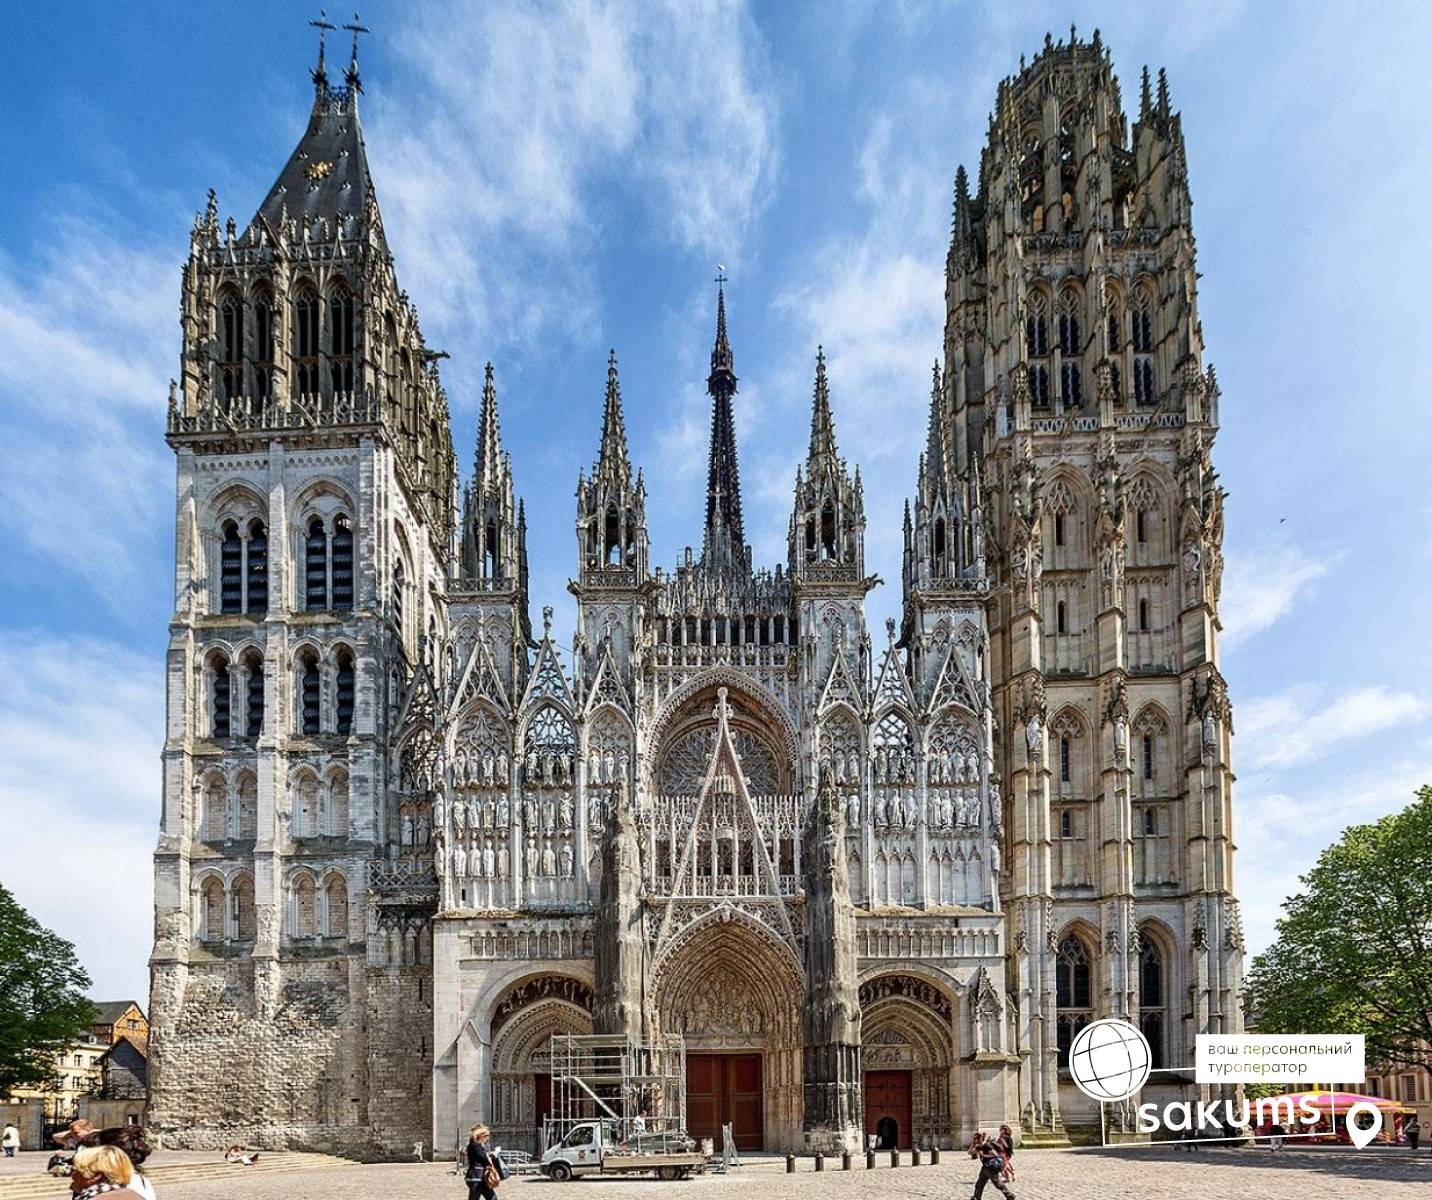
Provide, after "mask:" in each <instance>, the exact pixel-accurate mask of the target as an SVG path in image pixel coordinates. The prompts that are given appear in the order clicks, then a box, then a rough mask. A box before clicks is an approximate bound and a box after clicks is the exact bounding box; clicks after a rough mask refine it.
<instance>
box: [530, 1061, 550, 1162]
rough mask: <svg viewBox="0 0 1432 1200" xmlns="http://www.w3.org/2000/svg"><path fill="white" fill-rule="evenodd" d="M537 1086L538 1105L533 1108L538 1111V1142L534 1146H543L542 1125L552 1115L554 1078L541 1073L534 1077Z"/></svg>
mask: <svg viewBox="0 0 1432 1200" xmlns="http://www.w3.org/2000/svg"><path fill="white" fill-rule="evenodd" d="M532 1079H533V1081H534V1083H535V1084H536V1092H537V1095H536V1099H537V1103H536V1104H535V1105H534V1106H533V1107H535V1108H536V1110H537V1141H536V1142H534V1143H533V1145H536V1146H540V1145H541V1144H542V1140H541V1139H542V1123H543V1122H544V1121H546V1119H547V1118H548V1117H550V1116H551V1115H552V1076H550V1075H548V1074H546V1073H544V1072H541V1071H539V1072H538V1073H537V1074H535V1075H533V1076H532Z"/></svg>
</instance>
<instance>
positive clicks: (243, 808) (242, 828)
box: [238, 772, 259, 838]
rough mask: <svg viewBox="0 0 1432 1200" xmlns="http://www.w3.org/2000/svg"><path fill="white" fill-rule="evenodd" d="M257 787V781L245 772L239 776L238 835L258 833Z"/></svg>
mask: <svg viewBox="0 0 1432 1200" xmlns="http://www.w3.org/2000/svg"><path fill="white" fill-rule="evenodd" d="M258 817H259V788H258V781H257V780H255V779H254V777H253V776H252V775H250V774H248V773H247V772H245V773H244V774H243V775H240V776H239V828H238V836H239V837H241V838H251V837H256V836H257V835H258Z"/></svg>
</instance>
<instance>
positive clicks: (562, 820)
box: [557, 792, 572, 829]
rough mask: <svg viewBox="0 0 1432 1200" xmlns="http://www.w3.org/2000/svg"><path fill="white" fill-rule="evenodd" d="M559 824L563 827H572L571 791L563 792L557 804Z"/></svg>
mask: <svg viewBox="0 0 1432 1200" xmlns="http://www.w3.org/2000/svg"><path fill="white" fill-rule="evenodd" d="M557 824H558V827H559V828H562V829H571V828H572V797H571V795H570V794H569V793H566V792H563V793H562V798H561V800H560V801H559V802H558V804H557Z"/></svg>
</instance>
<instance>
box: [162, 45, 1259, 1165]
mask: <svg viewBox="0 0 1432 1200" xmlns="http://www.w3.org/2000/svg"><path fill="white" fill-rule="evenodd" d="M355 40H356V33H355ZM312 74H313V85H314V99H313V108H312V113H311V115H310V117H309V121H308V126H307V128H306V130H304V132H303V134H302V137H301V138H300V139H299V142H298V145H297V148H296V149H295V150H294V152H293V154H292V156H291V157H290V158H289V160H288V162H287V163H286V164H285V165H284V166H283V168H282V170H281V171H280V173H279V175H278V178H277V181H276V182H275V183H274V185H273V187H272V189H271V190H270V191H269V193H268V195H267V196H266V198H265V199H264V200H263V203H262V204H261V205H260V207H259V209H258V211H257V212H256V213H255V214H254V215H253V216H252V218H251V219H249V220H248V221H247V222H246V223H245V224H243V225H242V226H240V225H238V224H237V223H236V222H235V220H234V219H233V218H232V217H230V218H228V219H227V220H221V218H220V215H219V211H218V207H217V204H216V201H215V199H214V196H213V194H212V193H210V197H209V202H208V205H207V209H206V210H205V211H204V212H202V213H201V214H200V215H199V216H198V217H197V218H196V221H195V223H194V227H193V231H192V235H191V239H190V247H189V256H188V260H187V263H186V265H185V268H184V272H183V283H182V293H181V324H182V338H183V354H182V359H181V364H182V366H181V378H180V379H179V380H177V381H176V382H175V384H174V385H172V386H171V391H170V399H169V411H168V425H167V440H168V443H169V445H170V447H171V448H172V449H173V451H174V454H175V458H176V464H177V473H176V480H177V485H176V510H175V511H176V519H177V528H176V539H175V580H174V595H175V611H174V615H173V618H172V621H171V623H170V627H169V629H170V638H169V644H168V657H167V676H166V679H167V697H168V702H167V712H168V715H167V726H166V731H165V734H166V740H165V745H164V752H163V808H162V827H161V832H160V838H159V844H158V848H157V851H156V854H155V942H154V950H153V956H152V959H151V975H152V997H151V1015H152V1021H153V1034H152V1041H151V1054H152V1058H151V1071H150V1079H151V1084H152V1102H151V1114H150V1121H151V1124H152V1125H153V1126H154V1128H155V1130H156V1132H158V1133H159V1134H160V1135H161V1137H162V1138H163V1140H164V1142H165V1144H166V1145H174V1146H222V1145H226V1144H228V1143H230V1142H231V1141H235V1140H238V1141H244V1142H246V1143H248V1144H249V1145H261V1146H292V1147H311V1148H328V1149H341V1150H344V1151H348V1152H362V1153H368V1154H372V1155H375V1156H384V1155H398V1154H405V1155H406V1154H411V1152H412V1149H413V1145H414V1143H415V1142H419V1141H421V1142H423V1143H424V1144H425V1145H427V1146H430V1147H432V1152H434V1153H439V1154H444V1155H445V1154H447V1153H448V1152H449V1151H451V1150H452V1148H453V1147H454V1146H455V1145H457V1144H458V1143H459V1142H460V1141H461V1139H462V1138H463V1137H464V1136H465V1131H466V1130H467V1128H468V1127H469V1126H470V1125H471V1124H473V1123H474V1122H476V1121H479V1120H481V1121H485V1122H487V1123H488V1124H490V1125H491V1126H492V1128H493V1131H494V1140H495V1142H496V1143H498V1144H501V1145H504V1146H508V1147H514V1148H519V1147H520V1148H527V1149H533V1148H535V1147H536V1146H537V1143H538V1139H539V1136H540V1130H541V1126H542V1121H543V1118H544V1116H545V1115H546V1114H547V1113H548V1111H549V1107H550V1104H551V1099H552V1098H551V1092H550V1083H549V1078H550V1077H549V1075H548V1074H547V1070H548V1058H547V1055H548V1043H549V1041H550V1039H551V1037H552V1035H554V1034H563V1033H581V1032H591V1031H595V1032H600V1033H612V1034H627V1035H630V1036H633V1037H637V1038H646V1039H654V1038H657V1037H668V1036H670V1035H679V1036H680V1038H681V1039H683V1041H684V1044H685V1050H686V1087H687V1097H686V1103H687V1113H688V1124H689V1127H690V1130H691V1132H692V1133H693V1134H696V1135H698V1136H709V1137H713V1138H714V1139H716V1140H717V1141H718V1144H719V1140H720V1138H721V1136H722V1130H723V1128H724V1127H727V1126H729V1128H730V1131H731V1136H732V1138H733V1139H734V1141H735V1143H736V1145H737V1146H738V1147H739V1148H741V1149H743V1150H767V1151H802V1150H807V1151H809V1150H816V1149H822V1150H825V1151H827V1152H829V1151H835V1150H839V1149H841V1148H853V1147H855V1146H857V1145H863V1144H864V1143H865V1142H866V1139H867V1138H868V1137H869V1136H872V1135H873V1136H874V1137H876V1138H877V1139H878V1140H879V1141H880V1143H881V1144H882V1145H887V1146H895V1145H898V1146H902V1147H903V1146H919V1147H929V1146H944V1147H948V1146H951V1145H956V1144H961V1143H964V1142H967V1141H968V1139H969V1137H970V1136H971V1134H972V1133H973V1132H974V1131H975V1130H976V1129H990V1128H993V1127H995V1126H997V1125H998V1124H999V1123H1001V1122H1008V1123H1009V1124H1011V1125H1013V1126H1015V1127H1016V1128H1017V1129H1019V1130H1020V1131H1021V1135H1022V1136H1023V1137H1024V1138H1025V1139H1026V1140H1029V1141H1030V1142H1031V1144H1034V1143H1037V1142H1041V1141H1042V1142H1043V1143H1044V1144H1057V1143H1061V1142H1063V1141H1064V1140H1066V1139H1069V1138H1071V1137H1074V1138H1077V1137H1080V1136H1084V1135H1087V1134H1088V1132H1089V1131H1090V1130H1091V1129H1093V1130H1094V1131H1095V1133H1096V1135H1097V1130H1098V1127H1099V1122H1100V1113H1099V1111H1098V1109H1097V1107H1096V1106H1095V1105H1094V1104H1093V1103H1092V1102H1090V1101H1088V1100H1086V1099H1085V1098H1084V1097H1083V1095H1082V1094H1081V1093H1080V1092H1078V1091H1077V1090H1076V1089H1075V1088H1074V1087H1073V1086H1072V1084H1071V1083H1070V1082H1069V1077H1068V1072H1067V1070H1066V1069H1065V1064H1064V1058H1065V1056H1067V1053H1068V1048H1069V1045H1070V1042H1071V1041H1072V1038H1073V1036H1074V1034H1075V1032H1076V1031H1077V1030H1078V1029H1079V1028H1080V1027H1081V1026H1082V1025H1084V1024H1086V1023H1087V1022H1089V1021H1091V1020H1094V1019H1097V1018H1099V1017H1105V1016H1115V1017H1121V1018H1123V1019H1126V1020H1128V1021H1130V1022H1133V1023H1134V1024H1136V1025H1138V1026H1139V1027H1140V1028H1141V1029H1142V1030H1143V1032H1144V1034H1145V1036H1146V1037H1147V1039H1148V1041H1149V1043H1150V1046H1151V1048H1152V1053H1153V1057H1154V1065H1155V1066H1156V1067H1159V1068H1165V1069H1168V1068H1176V1067H1183V1066H1188V1065H1189V1064H1190V1063H1191V1056H1192V1048H1193V1041H1194V1037H1195V1035H1196V1034H1199V1033H1204V1032H1236V1031H1239V1030H1240V1029H1241V1016H1240V1011H1239V1000H1238V997H1239V988H1240V973H1241V961H1242V936H1241V931H1240V926H1239V917H1238V908H1237V902H1236V901H1235V899H1234V897H1233V883H1232V856H1233V841H1232V823H1231V812H1232V801H1231V785H1232V771H1231V767H1230V757H1229V751H1230V736H1231V717H1230V708H1229V700H1228V696H1227V692H1226V689H1225V686H1224V681H1223V678H1222V676H1221V674H1220V672H1219V668H1218V634H1219V630H1220V625H1219V619H1218V602H1219V590H1220V582H1221V573H1222V552H1221V544H1222V535H1223V499H1224V494H1223V491H1222V489H1221V488H1220V486H1219V484H1218V482H1217V477H1216V475H1215V473H1214V470H1213V467H1212V464H1211V460H1210V453H1211V449H1212V443H1213V440H1214V436H1215V433H1216V431H1217V428H1218V419H1219V390H1218V386H1217V383H1216V380H1215V377H1214V374H1213V370H1212V368H1211V367H1205V365H1204V363H1203V344H1202V329H1201V325H1200V322H1199V317H1198V310H1197V303H1196V295H1197V280H1198V272H1197V269H1196V265H1195V255H1194V239H1193V232H1192V227H1191V224H1190V220H1191V218H1190V198H1189V186H1188V177H1187V163H1186V158H1185V151H1184V141H1183V133H1182V129H1181V124H1180V119H1179V116H1178V114H1177V113H1176V112H1175V111H1174V110H1173V108H1172V106H1171V103H1170V98H1169V89H1168V84H1167V81H1166V79H1165V77H1164V75H1163V73H1162V72H1160V73H1159V75H1158V77H1157V80H1156V81H1153V82H1151V81H1150V78H1149V75H1148V73H1147V71H1145V73H1144V76H1143V81H1142V87H1141V89H1140V95H1139V100H1138V105H1137V112H1138V115H1137V118H1136V119H1134V120H1132V121H1130V119H1129V118H1128V117H1127V116H1126V115H1125V112H1124V108H1123V103H1122V100H1121V94H1120V88H1119V84H1118V81H1117V79H1116V78H1115V75H1114V72H1113V67H1112V62H1111V59H1110V55H1109V52H1108V50H1107V49H1106V48H1105V46H1104V45H1103V44H1102V43H1101V41H1100V38H1099V35H1098V34H1097V33H1096V34H1095V35H1094V37H1093V39H1092V40H1091V41H1084V40H1080V39H1078V38H1076V37H1075V36H1074V35H1073V32H1072V31H1071V36H1070V40H1069V41H1068V42H1067V43H1066V42H1063V41H1059V42H1055V41H1054V40H1052V39H1046V41H1045V44H1044V47H1043V49H1042V51H1041V52H1040V53H1039V54H1037V55H1036V56H1035V57H1034V59H1033V60H1032V61H1031V62H1030V63H1028V64H1025V63H1024V62H1023V61H1021V64H1020V70H1019V72H1018V74H1016V75H1013V76H1011V77H1009V78H1007V79H1005V80H1004V82H1003V83H1001V84H1000V86H999V90H998V94H997V96H996V99H995V105H994V110H993V112H992V114H991V116H990V121H989V129H988V140H987V142H986V144H985V146H984V148H983V149H982V151H981V155H980V161H979V169H978V177H977V179H976V180H974V181H971V179H970V178H969V177H968V176H967V175H966V173H965V171H964V169H963V168H961V169H960V170H959V171H958V173H957V174H956V176H955V186H954V214H953V227H952V231H951V237H950V243H949V251H948V257H947V260H946V276H945V278H946V284H945V299H946V306H945V311H946V319H945V326H944V338H943V345H942V346H940V347H933V346H932V347H931V350H932V357H936V358H937V363H936V366H935V368H934V370H933V379H932V384H931V390H930V399H929V428H928V440H927V444H926V449H925V451H924V453H923V454H922V455H920V457H919V460H918V462H912V463H911V464H910V469H911V477H912V483H913V496H912V497H911V498H910V500H909V501H907V504H906V508H905V517H904V529H903V545H904V555H903V568H902V573H901V574H902V578H901V586H902V594H903V609H902V614H903V615H902V617H901V619H900V621H899V622H895V621H890V622H887V623H886V627H885V628H883V629H873V630H872V629H870V628H868V627H867V624H866V621H865V615H864V601H865V597H866V595H867V593H868V592H869V591H870V590H871V589H872V588H873V587H875V586H877V585H878V583H879V581H878V580H877V579H876V578H875V577H874V576H873V575H871V574H869V573H868V572H867V569H866V564H865V558H864V540H865V534H866V518H865V509H864V494H863V489H862V483H861V478H860V473H859V470H858V469H852V467H851V466H849V465H848V464H847V462H846V460H845V459H844V458H843V457H842V456H841V454H840V450H839V445H838V442H837V436H836V430H837V426H836V421H835V413H834V412H833V411H832V405H831V401H830V389H829V386H828V382H827V372H826V364H825V361H824V358H823V357H822V356H821V355H819V354H817V355H816V357H815V362H814V382H813V387H812V399H811V421H810V442H809V449H808V452H807V454H806V458H805V462H804V463H803V464H802V465H801V467H800V468H799V470H798V472H797V475H796V479H795V501H794V506H793V509H792V512H791V514H790V525H789V543H788V549H787V557H786V561H785V562H783V563H779V564H775V565H773V566H766V565H762V564H760V563H757V562H754V561H753V560H752V554H751V549H750V546H749V545H748V544H747V542H746V540H745V529H744V525H743V516H742V495H741V482H740V475H739V470H738V453H737V444H736V433H735V429H736V420H735V414H736V411H737V409H738V407H739V405H740V403H741V398H740V392H739V389H738V376H737V371H736V366H737V355H736V352H735V348H734V346H735V345H738V344H739V338H736V339H734V342H733V337H732V334H731V331H730V328H728V316H727V297H726V296H725V294H724V289H719V290H718V291H717V294H716V296H715V313H714V341H713V346H712V349H711V357H710V364H711V367H710V374H709V376H708V378H707V381H706V385H707V389H708V392H709V394H710V402H711V436H710V461H709V468H708V474H707V492H706V506H705V526H704V528H703V529H702V530H701V531H700V547H699V550H698V549H695V548H688V549H686V550H685V551H684V552H683V553H682V554H681V555H680V556H679V557H678V558H677V560H676V562H675V564H674V566H671V567H666V566H664V565H660V563H659V562H654V561H653V554H652V547H651V545H650V544H649V540H648V535H647V487H646V483H645V480H644V478H643V474H642V471H641V469H640V468H639V466H637V465H636V464H634V463H633V462H632V460H631V456H630V454H629V451H628V444H627V434H626V421H627V419H628V414H627V413H626V412H624V410H623V403H622V393H621V382H620V378H619V374H618V366H617V361H616V357H615V355H613V356H612V357H611V358H610V359H609V361H608V363H607V367H606V377H605V381H604V386H605V390H604V395H603V398H602V403H601V413H600V417H599V418H598V413H597V412H596V405H595V404H594V405H593V409H592V429H593V434H594V439H593V440H594V450H595V458H594V460H593V462H592V465H591V469H590V471H586V472H583V473H581V474H580V475H579V477H578V479H577V480H576V512H575V532H576V547H575V549H576V555H575V560H574V562H573V572H574V577H573V581H572V583H571V590H572V593H573V594H574V595H575V597H576V602H577V604H576V627H575V629H574V630H572V631H571V635H570V642H565V641H562V640H559V638H560V637H561V635H560V634H559V632H558V631H556V630H554V629H553V627H552V610H551V608H550V607H543V608H540V609H539V611H538V622H537V623H536V624H534V623H533V621H532V617H531V606H532V604H533V602H534V598H533V597H531V596H530V595H529V585H528V564H527V519H528V518H527V514H526V511H525V509H524V506H523V503H522V500H521V499H520V497H519V493H518V487H517V482H518V479H519V478H520V470H518V469H516V468H515V465H514V463H513V462H512V460H511V458H510V456H509V455H508V454H507V453H506V452H505V451H504V450H503V447H502V434H501V426H500V420H499V389H498V384H497V377H496V374H495V372H494V370H493V368H492V367H491V366H490V365H489V366H488V368H487V373H486V382H485V385H484V387H483V390H482V395H481V397H480V399H479V401H478V405H479V421H478V431H477V439H476V447H475V453H474V460H473V464H472V469H471V471H470V472H468V471H466V470H460V468H459V464H458V461H457V457H456V454H455V452H454V448H453V444H452V439H451V434H450V429H449V406H448V397H447V395H446V393H445V392H444V390H443V386H442V383H441V380H440V377H439V372H438V360H439V358H440V357H441V356H440V355H438V354H436V353H434V352H433V351H432V350H430V349H429V348H428V347H427V345H426V343H425V342H424V339H423V334H422V331H421V327H420V324H419V321H418V314H417V311H416V309H415V308H414V305H413V303H412V301H411V300H410V298H409V296H408V295H407V293H406V292H404V291H403V290H402V289H401V287H400V286H399V283H398V279H397V276H396V273H395V263H394V259H393V255H392V253H391V252H390V250H389V247H388V242H387V239H386V236H385V233H384V226H383V219H382V216H381V213H380V208H379V203H378V189H377V185H376V183H375V179H374V177H373V175H372V174H371V173H370V169H369V163H368V159H367V155H366V152H365V149H364V143H363V135H362V129H361V124H360V119H359V107H360V98H361V93H362V86H361V80H360V75H359V69H358V59H357V51H356V45H355V49H354V54H353V58H352V60H351V62H350V64H349V66H348V67H347V69H346V71H345V72H344V73H343V75H342V77H341V81H335V80H334V79H333V78H331V77H330V75H329V73H328V69H327V68H326V66H325V61H324V56H323V52H322V50H321V49H320V54H319V58H318V64H317V67H316V68H315V69H314V71H313V72H312ZM732 311H733V313H734V312H735V309H734V308H733V310H732ZM731 324H732V327H738V326H739V322H738V321H733V322H732V323H731ZM602 387H603V380H602V379H601V377H600V375H599V374H598V375H597V377H596V378H594V380H593V397H594V399H595V398H596V396H597V395H599V394H601V393H602ZM598 426H599V429H600V434H599V437H598V436H595V435H596V434H597V431H598ZM518 466H520V464H518ZM539 599H540V598H539ZM1180 1078H1181V1077H1179V1076H1173V1075H1166V1076H1162V1077H1161V1076H1159V1075H1155V1076H1154V1080H1153V1082H1151V1083H1150V1084H1149V1085H1148V1086H1147V1087H1146V1088H1145V1096H1144V1098H1145V1099H1157V1098H1158V1092H1159V1089H1160V1088H1161V1087H1172V1086H1177V1085H1176V1084H1175V1083H1173V1082H1172V1081H1174V1080H1178V1079H1180ZM1185 1078H1186V1077H1185ZM1161 1079H1162V1080H1163V1082H1161ZM1122 1116H1123V1117H1126V1116H1127V1113H1124V1114H1122ZM1120 1118H1121V1114H1118V1113H1115V1114H1114V1118H1113V1119H1114V1120H1115V1122H1116V1123H1117V1122H1118V1121H1119V1119H1120Z"/></svg>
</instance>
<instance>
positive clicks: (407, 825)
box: [398, 813, 413, 846]
mask: <svg viewBox="0 0 1432 1200" xmlns="http://www.w3.org/2000/svg"><path fill="white" fill-rule="evenodd" d="M398 841H399V844H401V845H404V846H411V845H412V844H413V818H412V816H411V815H409V814H408V813H404V814H403V830H402V833H400V834H399V835H398Z"/></svg>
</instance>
